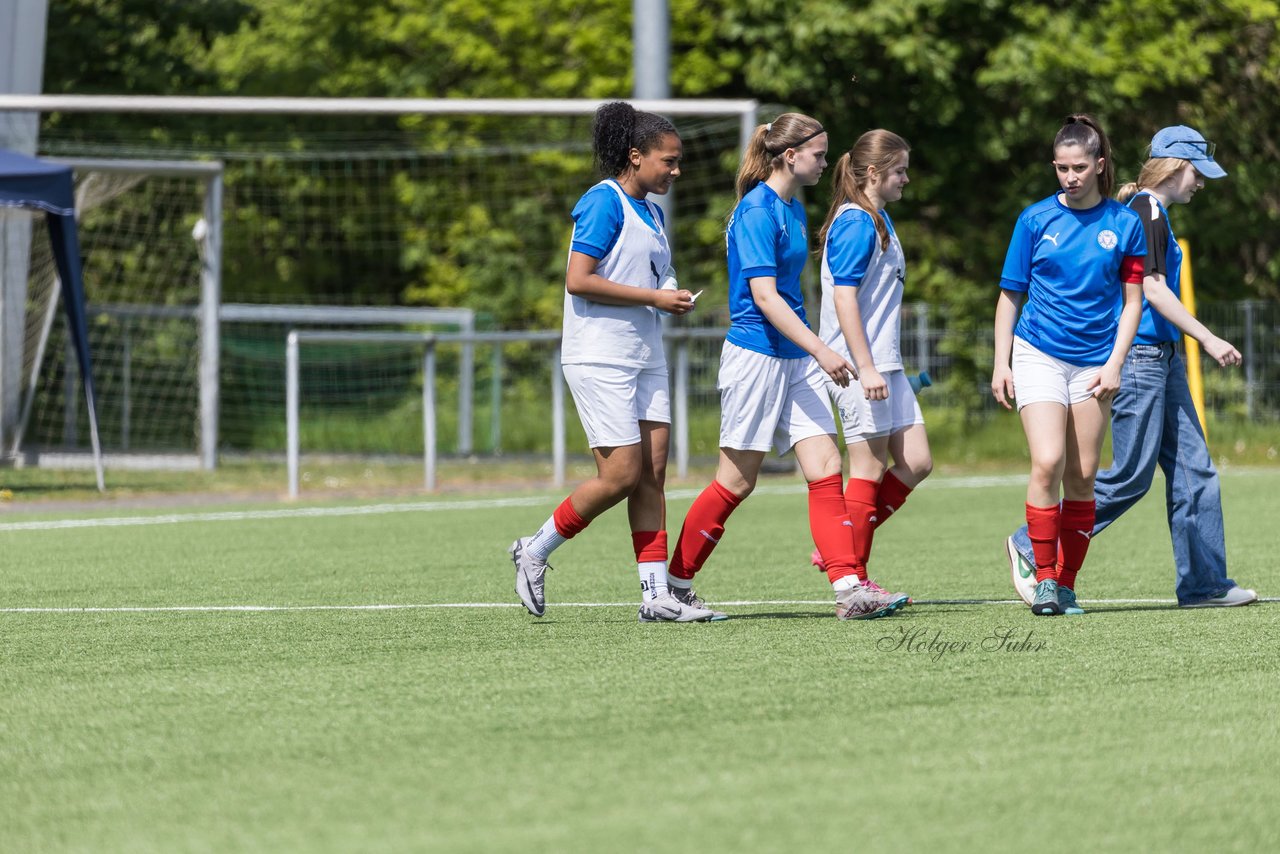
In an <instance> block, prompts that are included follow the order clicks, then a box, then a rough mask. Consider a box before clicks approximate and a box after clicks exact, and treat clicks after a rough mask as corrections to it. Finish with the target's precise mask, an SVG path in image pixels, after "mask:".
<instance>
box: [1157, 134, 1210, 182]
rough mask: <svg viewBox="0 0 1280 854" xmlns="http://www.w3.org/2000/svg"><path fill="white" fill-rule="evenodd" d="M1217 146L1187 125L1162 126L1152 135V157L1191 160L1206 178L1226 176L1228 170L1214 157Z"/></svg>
mask: <svg viewBox="0 0 1280 854" xmlns="http://www.w3.org/2000/svg"><path fill="white" fill-rule="evenodd" d="M1217 147H1218V146H1217V144H1216V143H1212V142H1209V141H1208V140H1207V139H1205V138H1204V136H1203V135H1202V134H1201V133H1200V131H1198V130H1196V129H1195V128H1189V127H1187V126H1186V125H1174V126H1173V127H1167V128H1162V129H1160V130H1159V131H1156V135H1155V136H1153V137H1151V156H1152V157H1177V158H1179V159H1182V160H1189V161H1191V165H1192V166H1194V167H1195V169H1196V171H1197V172H1199V173H1200V174H1201V175H1203V176H1204V177H1206V178H1223V177H1226V174H1227V170H1225V169H1223V168H1222V167H1221V166H1219V165H1218V161H1216V160H1214V159H1213V153H1214V151H1215V150H1216V149H1217Z"/></svg>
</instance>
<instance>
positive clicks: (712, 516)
mask: <svg viewBox="0 0 1280 854" xmlns="http://www.w3.org/2000/svg"><path fill="white" fill-rule="evenodd" d="M741 503H742V499H741V498H739V497H738V496H736V495H734V494H733V493H732V492H730V491H729V490H728V489H726V488H725V487H723V486H721V485H720V483H719V482H718V481H714V480H713V481H711V485H710V486H708V487H707V488H706V489H704V490H702V492H701V493H700V494H699V495H698V497H697V498H695V499H694V500H693V506H692V507H690V508H689V512H688V514H687V515H686V516H685V517H684V525H682V526H681V528H680V539H678V540H677V541H676V550H675V551H674V552H672V554H671V564H670V565H669V566H668V567H667V575H674V576H675V577H676V578H684V579H689V578H693V576H694V575H696V574H697V572H698V570H700V569H702V565H703V564H704V563H706V562H707V558H709V557H711V551H712V550H713V549H714V548H715V547H716V543H718V542H720V536H721V534H723V533H724V523H725V522H726V521H727V520H728V518H729V514H730V513H732V512H733V511H734V509H735V508H736V507H737V506H738V505H739V504H741Z"/></svg>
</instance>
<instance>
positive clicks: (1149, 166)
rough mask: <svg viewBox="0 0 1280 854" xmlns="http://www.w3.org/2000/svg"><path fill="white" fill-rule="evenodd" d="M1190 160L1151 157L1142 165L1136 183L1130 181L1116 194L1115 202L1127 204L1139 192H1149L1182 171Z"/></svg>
mask: <svg viewBox="0 0 1280 854" xmlns="http://www.w3.org/2000/svg"><path fill="white" fill-rule="evenodd" d="M1190 162H1191V161H1190V160H1183V159H1182V158H1181V157H1152V158H1150V159H1148V160H1147V162H1146V163H1143V164H1142V171H1141V172H1139V173H1138V180H1137V181H1130V182H1129V183H1128V184H1125V185H1124V186H1123V187H1121V188H1120V190H1119V191H1118V192H1117V193H1116V201H1118V202H1127V201H1129V200H1130V199H1132V198H1133V197H1134V196H1136V195H1137V194H1138V191H1139V190H1149V189H1150V188H1152V187H1155V186H1158V185H1160V184H1163V183H1164V182H1165V181H1167V180H1169V179H1170V178H1172V177H1173V176H1174V175H1177V174H1178V173H1179V172H1180V171H1182V169H1183V167H1185V166H1186V165H1187V164H1188V163H1190Z"/></svg>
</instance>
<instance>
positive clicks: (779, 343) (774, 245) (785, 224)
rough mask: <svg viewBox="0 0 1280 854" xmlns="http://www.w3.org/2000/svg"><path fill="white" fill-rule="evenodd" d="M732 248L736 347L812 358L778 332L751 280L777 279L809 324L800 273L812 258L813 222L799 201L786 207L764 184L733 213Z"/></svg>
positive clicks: (732, 315) (731, 324)
mask: <svg viewBox="0 0 1280 854" xmlns="http://www.w3.org/2000/svg"><path fill="white" fill-rule="evenodd" d="M727 240H728V249H729V334H728V335H727V336H725V340H727V341H728V342H729V343H731V344H736V345H738V346H739V347H742V348H744V349H746V350H753V351H755V352H757V353H764V354H765V355H766V356H777V357H779V358H782V359H798V358H801V357H805V356H808V355H809V354H808V353H806V352H805V351H804V350H803V349H802V348H801V347H800V346H799V345H797V344H795V343H793V342H792V341H791V339H789V338H787V336H785V335H783V334H782V333H781V332H779V331H778V330H777V329H775V328H774V327H773V324H771V323H770V322H769V321H768V319H766V318H765V316H764V314H763V313H762V312H761V311H760V309H759V307H758V306H757V305H756V302H755V300H754V299H752V297H751V285H750V280H751V279H753V278H759V277H762V276H773V277H774V278H775V279H776V281H777V283H778V295H779V296H780V297H782V299H783V300H785V301H786V303H787V305H788V306H790V307H791V310H792V311H794V312H795V313H796V314H797V315H798V316H799V317H800V320H801V321H802V322H803V323H805V325H806V326H807V325H808V321H807V320H806V319H805V315H804V295H803V293H802V292H801V290H800V273H801V271H802V270H804V264H805V261H806V260H807V259H808V257H809V232H808V220H807V219H806V218H805V213H804V205H803V204H801V202H800V200H799V199H794V198H793V199H792V200H791V201H789V202H784V201H783V200H782V198H781V197H780V196H779V195H778V194H777V193H775V192H774V191H773V188H772V187H770V186H769V185H768V184H766V183H764V182H763V181H761V182H760V183H759V184H757V185H756V186H755V188H754V189H752V190H751V191H750V192H749V193H747V194H746V195H745V196H743V197H742V201H740V202H738V206H737V207H736V208H735V209H734V211H733V218H732V219H731V220H730V221H729V231H728V234H727Z"/></svg>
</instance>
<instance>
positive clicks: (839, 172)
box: [818, 128, 911, 251]
mask: <svg viewBox="0 0 1280 854" xmlns="http://www.w3.org/2000/svg"><path fill="white" fill-rule="evenodd" d="M910 150H911V146H910V145H909V144H908V143H907V141H906V140H905V139H903V138H902V137H900V136H898V135H897V134H896V133H894V132H893V131H888V130H884V129H883V128H877V129H876V130H869V131H867V132H866V133H864V134H863V135H862V136H860V137H858V141H857V142H855V143H854V144H853V148H851V149H849V150H848V151H846V152H845V153H844V154H842V155H840V159H839V160H838V161H836V169H835V175H834V177H833V178H832V179H831V207H830V209H828V211H827V219H826V222H824V223H823V224H822V230H821V231H819V232H818V245H820V246H821V245H822V244H824V243H826V240H827V232H828V231H829V230H830V229H831V224H832V223H833V222H835V219H836V212H837V211H839V210H840V206H841V205H844V204H846V203H848V202H853V203H854V204H856V205H857V206H858V207H860V208H862V209H863V210H865V211H866V212H867V213H869V214H871V221H872V222H874V223H875V226H876V234H878V235H879V236H880V249H881V251H883V250H885V249H888V248H889V226H888V225H887V224H886V223H885V221H884V217H883V216H881V215H880V211H878V210H877V209H876V207H875V205H873V204H871V199H870V198H868V197H867V184H868V183H869V182H870V180H871V173H870V170H871V169H872V168H874V169H875V170H876V173H877V174H879V175H884V174H885V173H887V172H888V171H889V170H890V169H892V168H893V165H894V164H895V163H897V162H898V159H899V158H900V157H902V155H904V154H906V153H907V152H908V151H910Z"/></svg>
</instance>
